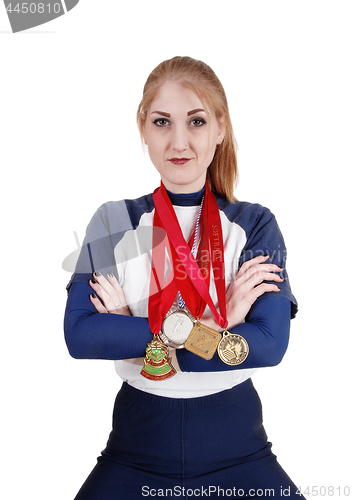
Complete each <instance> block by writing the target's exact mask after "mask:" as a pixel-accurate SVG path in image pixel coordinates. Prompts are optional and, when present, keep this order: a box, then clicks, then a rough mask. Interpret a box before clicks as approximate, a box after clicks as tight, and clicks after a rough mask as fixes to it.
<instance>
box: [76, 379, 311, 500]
mask: <svg viewBox="0 0 352 500" xmlns="http://www.w3.org/2000/svg"><path fill="white" fill-rule="evenodd" d="M296 491H297V488H296V487H295V485H294V484H293V483H292V481H291V480H290V478H289V477H288V476H287V474H286V473H285V472H284V470H283V469H282V468H281V466H280V465H279V464H278V462H277V460H276V456H275V455H274V454H273V453H272V451H271V444H270V443H268V441H267V436H266V433H265V430H264V428H263V424H262V408H261V403H260V399H259V397H258V394H257V392H256V390H255V389H254V387H253V384H252V381H251V380H247V381H246V382H243V383H242V384H240V385H238V386H235V387H233V388H232V389H229V390H226V391H223V392H220V393H217V394H213V395H210V396H205V397H202V398H192V399H174V398H165V397H160V396H154V395H151V394H148V393H146V392H142V391H139V390H137V389H134V388H133V387H130V386H129V385H128V384H126V383H124V384H123V385H122V388H121V390H120V392H119V393H118V394H117V397H116V402H115V407H114V414H113V430H112V432H111V434H110V437H109V440H108V443H107V447H106V448H105V450H104V451H103V452H102V454H101V456H100V457H99V458H98V463H97V465H96V466H95V468H94V469H93V471H92V472H91V474H90V475H89V477H88V478H87V480H86V482H85V483H84V484H83V486H82V488H81V489H80V491H79V493H78V494H77V496H76V498H75V500H117V499H119V500H120V499H126V500H129V499H131V500H134V499H142V498H152V497H164V498H165V497H169V498H181V499H190V498H193V497H200V498H204V497H208V498H232V499H235V498H236V499H239V498H251V499H253V498H254V499H258V498H263V497H264V498H267V497H269V498H281V499H284V498H295V499H298V498H301V499H303V498H304V497H303V496H301V497H300V496H299V495H297V494H296Z"/></svg>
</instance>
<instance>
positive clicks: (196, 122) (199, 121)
mask: <svg viewBox="0 0 352 500" xmlns="http://www.w3.org/2000/svg"><path fill="white" fill-rule="evenodd" d="M190 123H191V125H193V127H201V126H202V125H205V124H206V121H205V120H203V118H193V120H192V121H191V122H190Z"/></svg>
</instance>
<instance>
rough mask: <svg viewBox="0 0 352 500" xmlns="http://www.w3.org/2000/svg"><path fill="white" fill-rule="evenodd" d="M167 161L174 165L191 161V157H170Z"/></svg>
mask: <svg viewBox="0 0 352 500" xmlns="http://www.w3.org/2000/svg"><path fill="white" fill-rule="evenodd" d="M169 161H170V162H171V163H173V164H174V165H184V164H185V163H188V162H189V161H191V158H170V159H169Z"/></svg>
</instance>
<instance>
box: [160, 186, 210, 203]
mask: <svg viewBox="0 0 352 500" xmlns="http://www.w3.org/2000/svg"><path fill="white" fill-rule="evenodd" d="M166 192H167V194H168V196H169V198H170V201H171V203H172V204H173V205H181V206H195V205H200V203H201V201H202V198H203V196H204V193H205V186H204V187H203V189H201V190H200V191H196V192H195V193H173V192H171V191H169V190H168V189H166Z"/></svg>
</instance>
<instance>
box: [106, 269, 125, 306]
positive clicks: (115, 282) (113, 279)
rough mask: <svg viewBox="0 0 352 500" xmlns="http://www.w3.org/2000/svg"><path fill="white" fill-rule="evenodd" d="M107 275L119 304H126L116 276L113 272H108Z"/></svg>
mask: <svg viewBox="0 0 352 500" xmlns="http://www.w3.org/2000/svg"><path fill="white" fill-rule="evenodd" d="M107 276H108V279H109V282H110V284H111V285H112V287H113V288H114V290H115V291H116V292H117V296H118V298H119V300H120V303H121V305H122V306H126V305H127V302H126V298H125V294H124V291H123V290H122V287H121V285H120V283H119V282H118V280H117V278H116V276H114V274H113V273H111V272H108V274H107Z"/></svg>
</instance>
